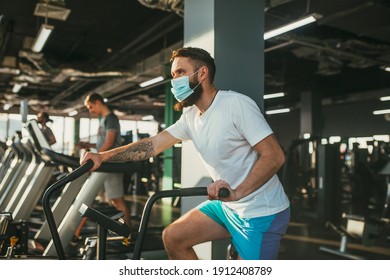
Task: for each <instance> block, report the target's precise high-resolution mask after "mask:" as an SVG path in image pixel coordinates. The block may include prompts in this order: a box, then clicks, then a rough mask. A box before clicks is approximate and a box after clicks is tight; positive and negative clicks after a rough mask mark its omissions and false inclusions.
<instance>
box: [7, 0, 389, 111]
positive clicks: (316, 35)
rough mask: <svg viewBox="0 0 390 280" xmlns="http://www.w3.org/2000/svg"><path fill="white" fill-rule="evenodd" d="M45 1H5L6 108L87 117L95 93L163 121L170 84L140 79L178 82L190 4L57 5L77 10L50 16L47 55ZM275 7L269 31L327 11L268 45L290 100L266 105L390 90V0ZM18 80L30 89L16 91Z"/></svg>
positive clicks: (68, 1)
mask: <svg viewBox="0 0 390 280" xmlns="http://www.w3.org/2000/svg"><path fill="white" fill-rule="evenodd" d="M259 1H260V0H259ZM37 3H40V4H44V3H43V2H41V1H32V0H29V1H26V0H1V1H0V17H1V19H0V62H2V63H1V65H0V112H4V105H6V104H7V105H8V106H12V107H11V109H9V111H8V112H12V111H13V110H14V111H15V112H19V109H18V105H19V103H20V100H23V99H28V102H29V108H30V110H32V111H39V110H45V111H48V112H49V113H51V114H58V115H67V114H68V113H69V112H70V111H72V110H74V109H78V110H79V111H83V110H84V113H85V109H84V108H83V104H82V103H83V96H85V95H86V94H87V93H89V92H92V91H94V92H99V93H102V94H104V95H105V96H106V97H108V98H109V102H110V104H111V105H112V107H114V108H116V109H118V110H119V111H122V112H124V113H126V114H127V115H131V116H132V117H133V118H138V117H139V116H141V115H143V114H151V113H152V114H155V115H156V116H157V118H160V117H161V116H162V114H163V113H162V112H163V109H164V96H165V84H164V82H162V83H161V84H160V85H157V86H154V87H149V88H140V87H139V83H140V82H143V81H145V80H148V79H150V78H153V77H156V76H158V75H165V76H166V77H167V78H168V76H167V75H166V71H167V69H166V68H167V67H166V66H167V62H168V61H169V55H170V50H171V48H172V47H180V46H181V45H182V40H183V17H182V14H183V5H184V1H183V0H176V1H175V0H139V1H138V0H115V1H114V0H111V1H110V0H83V1H79V0H56V1H49V2H48V4H49V5H50V7H51V9H53V8H56V7H60V8H66V9H69V10H70V14H69V16H68V18H67V19H66V20H65V21H63V20H58V19H52V18H48V19H47V23H48V24H50V25H53V26H54V31H53V33H52V34H51V36H50V37H49V40H48V42H47V44H46V45H45V46H44V48H43V50H42V52H40V53H33V52H32V51H31V50H30V48H31V44H32V41H33V40H34V38H35V36H36V34H37V33H38V30H39V28H40V26H41V24H42V23H44V22H45V18H44V17H42V16H36V15H34V11H35V9H36V7H37ZM242 3H243V5H245V1H242ZM265 3H266V4H265V6H266V9H265V30H266V31H267V30H270V29H272V28H274V27H277V26H280V25H283V24H286V23H288V22H290V21H292V20H294V19H297V18H299V17H301V16H303V15H305V14H309V13H312V12H315V13H318V14H321V15H322V18H321V20H319V21H318V22H317V23H313V24H310V25H308V26H306V27H302V28H299V29H297V30H295V31H292V32H289V33H286V34H284V35H281V36H278V37H275V38H272V39H269V40H267V41H266V42H265V51H264V55H265V77H264V79H265V92H266V93H268V92H274V91H281V90H283V91H285V92H287V94H288V95H287V96H286V97H285V98H282V99H279V100H267V101H266V103H265V104H266V107H276V106H280V105H282V102H283V105H286V104H287V105H289V106H296V104H299V96H300V93H301V92H304V91H310V92H313V93H315V94H319V95H321V96H322V98H323V99H324V100H328V103H329V102H330V103H337V102H364V101H366V100H368V99H370V98H371V99H377V98H378V96H377V95H376V94H375V92H377V91H382V90H384V89H386V88H390V72H386V71H384V67H386V66H390V1H389V0H381V1H380V0H373V1H367V0H338V1H329V0H312V1H308V0H305V1H302V0H268V1H265ZM154 5H156V6H154ZM40 7H41V8H42V7H44V5H41V6H40ZM51 9H50V10H51ZM259 51H260V50H259ZM168 73H169V72H168ZM14 84H22V85H24V86H23V87H22V88H21V90H20V91H19V92H18V93H13V92H12V89H13V86H14ZM7 105H6V106H7ZM82 114H83V113H82Z"/></svg>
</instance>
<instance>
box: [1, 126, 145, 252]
mask: <svg viewBox="0 0 390 280" xmlns="http://www.w3.org/2000/svg"><path fill="white" fill-rule="evenodd" d="M25 130H26V134H28V137H26V138H24V139H23V140H22V142H21V143H14V144H12V145H11V146H10V148H9V152H8V154H7V156H5V157H3V159H2V165H1V170H6V172H4V173H5V176H4V177H3V178H2V180H1V182H0V195H1V196H0V201H1V204H0V209H1V211H2V212H4V213H5V215H4V216H3V217H2V219H3V220H8V222H7V228H8V234H7V233H6V230H5V229H4V230H3V232H2V235H1V239H2V244H3V245H6V244H7V242H6V241H7V240H8V244H10V243H11V242H10V236H9V234H10V232H11V230H10V227H11V225H14V224H25V223H26V221H28V219H29V218H30V215H31V213H32V211H33V210H34V208H35V206H36V205H37V203H38V201H39V199H40V198H41V197H42V194H43V192H44V191H45V189H46V187H47V185H48V182H49V180H50V178H51V176H52V173H53V171H54V169H55V167H56V166H57V165H64V166H66V167H71V168H76V167H78V166H79V158H76V157H70V156H66V155H63V154H59V153H56V152H54V151H52V150H51V148H50V146H49V144H48V143H47V141H46V139H45V138H44V136H43V134H42V132H41V130H40V129H39V127H38V125H37V123H36V121H35V120H32V121H30V122H28V123H27V124H26V125H25ZM110 167H111V169H110V170H99V171H101V172H94V173H92V174H91V175H90V176H89V175H88V174H87V173H85V174H83V176H80V177H79V178H78V179H77V180H74V181H72V182H70V183H69V184H68V185H67V186H65V188H64V189H63V190H62V192H61V195H60V196H59V197H58V198H57V200H56V202H55V203H54V205H53V213H54V216H55V218H56V221H57V223H59V229H60V234H61V238H62V241H63V242H64V243H69V242H70V241H71V239H72V237H73V234H74V232H75V230H76V228H77V226H78V224H79V223H80V221H81V217H80V215H79V213H78V208H79V207H80V205H81V204H82V203H85V204H87V205H90V204H91V203H92V202H93V201H94V198H95V197H96V195H97V194H98V192H99V190H100V188H101V187H102V184H103V183H102V182H104V178H105V176H107V174H106V173H102V172H122V173H124V172H127V173H130V172H136V171H137V170H138V165H137V164H136V163H135V164H118V163H117V164H113V165H111V166H110ZM2 172H3V171H2ZM8 213H9V215H8ZM4 224H5V222H4ZM17 227H19V226H17ZM26 234H27V235H29V233H26V232H25V231H23V235H26ZM27 239H28V237H26V236H23V238H21V237H19V240H20V241H21V240H24V241H25V240H27ZM50 239H51V235H50V232H49V228H48V224H47V223H46V222H44V223H43V224H42V225H41V227H40V228H39V230H38V231H37V232H36V234H35V236H34V240H39V242H41V243H47V247H46V248H45V251H44V253H43V256H47V257H50V256H52V255H54V254H55V252H54V247H53V242H52V241H51V240H50ZM11 247H12V246H11ZM21 247H22V248H23V249H20V248H21ZM17 248H19V250H17V252H16V253H17V254H23V255H26V254H27V242H26V241H25V242H24V244H20V243H19V244H18V246H17Z"/></svg>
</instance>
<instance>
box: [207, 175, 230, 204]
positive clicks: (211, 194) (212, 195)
mask: <svg viewBox="0 0 390 280" xmlns="http://www.w3.org/2000/svg"><path fill="white" fill-rule="evenodd" d="M223 188H224V189H227V190H228V191H229V195H228V196H227V197H219V195H218V193H219V190H220V189H223ZM207 193H208V199H210V200H216V199H217V200H222V201H234V200H236V197H235V192H234V190H233V189H231V188H230V185H229V184H228V183H227V182H226V181H224V180H216V181H215V182H213V183H211V184H210V185H208V186H207Z"/></svg>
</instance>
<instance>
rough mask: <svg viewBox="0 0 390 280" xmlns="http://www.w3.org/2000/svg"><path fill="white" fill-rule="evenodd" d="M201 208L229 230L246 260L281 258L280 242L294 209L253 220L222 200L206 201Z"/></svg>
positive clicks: (240, 253)
mask: <svg viewBox="0 0 390 280" xmlns="http://www.w3.org/2000/svg"><path fill="white" fill-rule="evenodd" d="M197 208H198V209H199V210H200V211H201V212H203V213H204V214H206V215H207V216H209V217H210V218H211V219H213V220H214V221H215V222H217V223H218V224H220V225H221V226H223V227H225V228H226V229H227V231H228V232H229V233H230V235H231V236H232V243H233V245H234V247H235V248H236V250H237V252H238V254H239V255H240V257H241V258H242V259H244V260H275V259H277V257H278V253H279V245H280V240H281V239H282V236H283V234H285V233H286V230H287V226H288V223H289V221H290V208H287V209H286V210H283V211H282V212H279V213H277V214H274V215H269V216H264V217H257V218H250V219H247V218H241V217H239V216H238V215H237V213H235V212H234V211H233V210H231V209H229V208H228V207H226V206H225V205H224V204H223V203H222V202H221V201H220V200H208V201H205V202H203V203H202V204H200V205H199V206H198V207H197Z"/></svg>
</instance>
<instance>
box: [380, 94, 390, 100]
mask: <svg viewBox="0 0 390 280" xmlns="http://www.w3.org/2000/svg"><path fill="white" fill-rule="evenodd" d="M379 100H380V101H390V95H389V96H382V97H381V98H379Z"/></svg>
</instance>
